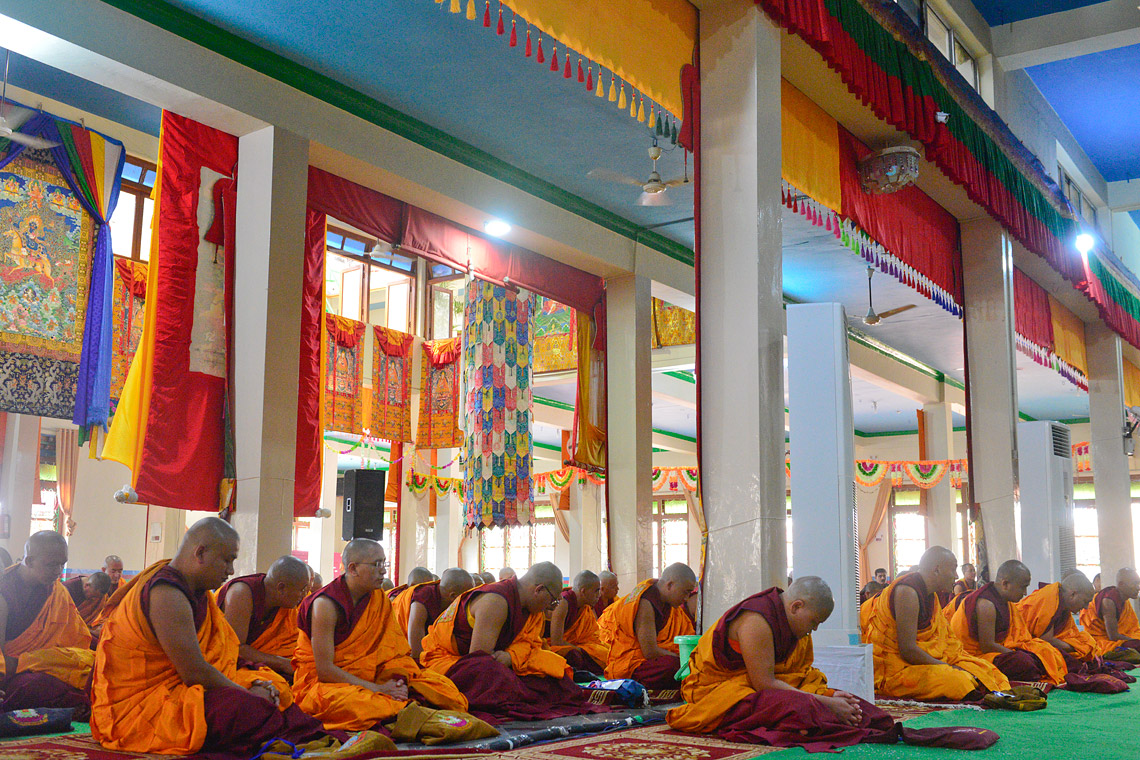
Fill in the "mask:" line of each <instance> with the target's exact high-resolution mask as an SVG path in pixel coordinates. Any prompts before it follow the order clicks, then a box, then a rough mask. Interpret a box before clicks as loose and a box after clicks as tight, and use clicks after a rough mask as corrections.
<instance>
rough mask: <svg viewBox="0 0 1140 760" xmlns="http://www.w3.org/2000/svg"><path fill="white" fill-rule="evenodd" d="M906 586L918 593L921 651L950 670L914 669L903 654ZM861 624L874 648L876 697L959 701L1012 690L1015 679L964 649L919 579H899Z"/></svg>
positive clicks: (869, 606) (864, 612) (863, 611)
mask: <svg viewBox="0 0 1140 760" xmlns="http://www.w3.org/2000/svg"><path fill="white" fill-rule="evenodd" d="M900 585H906V586H910V587H911V588H913V589H914V590H915V591H916V592H917V593H918V602H919V614H918V631H917V635H916V641H917V643H918V646H919V647H921V648H922V650H923V651H925V652H926V653H927V654H929V655H930V656H931V657H934V658H935V659H938V660H941V661H942V663H944V664H939V665H911V664H910V663H908V662H907V661H906V660H904V659H903V658H902V655H901V654H900V653H899V642H898V628H897V625H896V622H895V613H894V603H893V600H894V594H895V591H896V589H898V587H899V586H900ZM859 623H860V626H861V628H862V630H863V642H864V643H866V644H873V645H874V661H875V693H876V695H879V696H883V697H894V698H897V699H919V700H923V699H925V700H937V699H950V700H959V699H962V698H963V697H965V696H966V695H968V694H970V693H972V692H975V691H977V690H978V689H979V688H980V689H984V690H989V691H997V690H1002V689H1008V688H1009V679H1007V678H1006V677H1005V676H1004V675H1003V674H1002V672H1001V671H1000V670H998V669H997V667H995V666H994V665H993V663H991V662H988V661H987V660H983V659H982V658H980V657H974V656H972V655H970V654H968V653H967V652H966V650H965V649H964V648H963V647H962V642H961V641H959V640H958V637H957V636H955V635H954V633H953V632H952V631H951V630H950V625H949V624H948V623H947V622H946V617H945V615H943V614H942V611H941V608H940V607H939V606H938V601H937V597H936V595H935V594H933V593H931V592H929V591H927V589H926V583H925V582H924V581H923V580H922V576H921V575H919V574H918V573H907V574H905V575H901V576H899V577H898V578H896V579H895V580H894V581H893V582H892V583H891V585H890V586H888V587H887V588H886V589H885V590H884V591H883V593H881V594H879V595H878V596H876V597H875V598H874V599H870V600H868V601H867V603H866V604H864V605H863V606H862V607H861V608H860V610H859ZM951 666H957V667H958V668H961V670H958V669H956V668H955V667H951Z"/></svg>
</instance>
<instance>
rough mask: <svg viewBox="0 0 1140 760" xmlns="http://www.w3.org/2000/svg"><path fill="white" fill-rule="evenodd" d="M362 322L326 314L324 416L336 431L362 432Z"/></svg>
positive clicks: (357, 433) (355, 433)
mask: <svg viewBox="0 0 1140 760" xmlns="http://www.w3.org/2000/svg"><path fill="white" fill-rule="evenodd" d="M364 326H365V325H364V323H363V322H357V321H356V320H355V319H348V318H347V317H341V316H338V315H336V314H325V330H326V337H325V346H326V349H325V367H326V368H325V392H324V397H325V413H324V420H325V425H326V427H327V429H328V430H334V431H336V432H338V433H349V434H350V435H362V434H363V433H364V393H363V390H364V341H363V338H364Z"/></svg>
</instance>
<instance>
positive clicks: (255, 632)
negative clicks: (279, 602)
mask: <svg viewBox="0 0 1140 760" xmlns="http://www.w3.org/2000/svg"><path fill="white" fill-rule="evenodd" d="M235 583H244V584H245V585H246V586H249V591H250V594H251V595H252V596H253V606H252V607H251V608H250V611H249V630H248V631H247V632H246V634H245V641H243V642H241V643H243V644H248V643H249V642H251V641H257V637H258V636H260V635H261V634H263V633H265V629H266V628H268V627H269V625H270V624H271V623H272V622H273V619H274V618H276V617H277V609H278V608H277V607H272V608H270V609H266V608H265V573H254V574H253V575H243V576H241V577H238V578H232V579H231V580H230V582H229V583H227V584H226V585H224V586H222V588H221V590H219V591H218V607H220V608H221V610H222V612H225V611H226V594H228V593H229V591H230V589H231V588H232V587H233V585H234V584H235Z"/></svg>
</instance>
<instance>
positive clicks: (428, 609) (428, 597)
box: [392, 567, 472, 660]
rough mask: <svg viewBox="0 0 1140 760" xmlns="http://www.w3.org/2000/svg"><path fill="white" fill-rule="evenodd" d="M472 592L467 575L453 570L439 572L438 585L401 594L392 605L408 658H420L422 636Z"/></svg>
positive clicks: (408, 589) (417, 586)
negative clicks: (466, 594)
mask: <svg viewBox="0 0 1140 760" xmlns="http://www.w3.org/2000/svg"><path fill="white" fill-rule="evenodd" d="M471 588H472V585H471V574H470V573H468V572H467V571H466V570H464V569H462V568H459V567H453V568H451V569H449V570H444V571H443V577H442V578H440V579H439V580H438V581H429V582H428V583H420V584H418V585H416V586H411V587H409V588H407V589H405V590H404V592H403V593H401V594H400V595H399V596H397V597H396V599H395V601H393V602H392V612H393V614H394V615H395V616H396V624H397V625H399V626H400V631H401V632H402V633H403V634H404V636H406V637H407V639H408V646H410V647H411V648H412V657H414V658H415V659H417V660H418V659H419V658H420V652H422V651H423V648H424V646H423V641H424V636H427V632H428V628H430V627H431V626H432V623H434V622H435V621H436V618H438V617H439V616H440V614H441V613H442V612H443V611H444V610H446V609H447V608H448V607H450V606H451V603H452V602H454V601H455V600H456V599H457V598H458V597H459V595H460V594H462V593H463V592H464V591H468V590H470V589H471Z"/></svg>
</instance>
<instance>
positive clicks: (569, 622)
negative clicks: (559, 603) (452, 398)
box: [561, 588, 606, 674]
mask: <svg viewBox="0 0 1140 760" xmlns="http://www.w3.org/2000/svg"><path fill="white" fill-rule="evenodd" d="M562 598H563V599H564V600H566V622H565V623H564V624H563V625H562V633H563V635H565V634H566V631H569V630H570V629H571V628H572V627H573V626H574V624H575V623H576V622H578V616H579V615H581V614H582V611H583V609H584V608H582V607H580V606H579V605H578V595H577V594H576V593H574V589H572V588H568V589H563V591H562ZM571 646H572V645H571ZM561 654H562V656H563V657H565V658H566V664H568V665H569V666H570V667H572V668H574V670H585V671H588V672H590V673H594V674H599V673H602V674H604V673H605V672H606V664H605V663H604V662H598V661H597V660H595V659H594V658H593V657H591V656H590V655H588V654H586V653H585V652H584V651H583V650H582V649H581V648H579V647H574V648H573V649H570V650H569V651H566V652H562V653H561Z"/></svg>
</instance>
